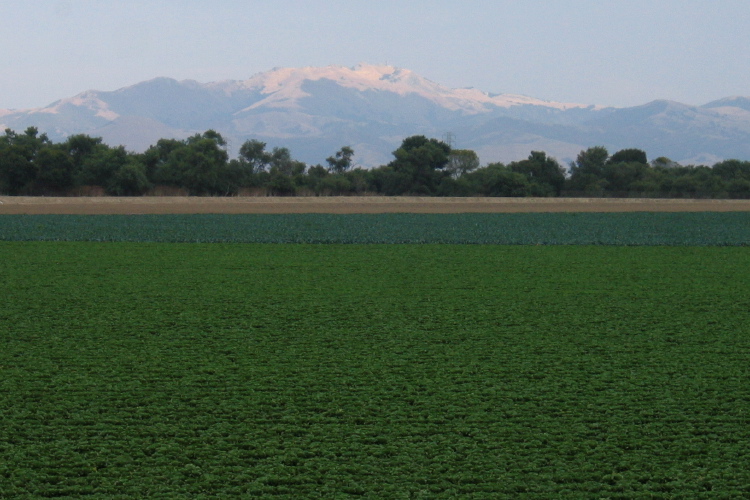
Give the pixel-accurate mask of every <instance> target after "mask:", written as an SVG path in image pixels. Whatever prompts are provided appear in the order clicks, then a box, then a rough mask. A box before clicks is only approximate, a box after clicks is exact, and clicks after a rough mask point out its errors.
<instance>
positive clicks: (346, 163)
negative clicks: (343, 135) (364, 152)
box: [326, 146, 354, 174]
mask: <svg viewBox="0 0 750 500" xmlns="http://www.w3.org/2000/svg"><path fill="white" fill-rule="evenodd" d="M353 156H354V150H353V149H352V148H350V147H349V146H344V147H343V148H341V149H340V150H338V151H337V152H336V154H335V155H334V156H329V157H328V158H326V162H327V163H328V169H329V170H330V171H331V172H333V173H336V174H343V173H344V172H346V171H347V170H349V169H350V168H351V166H352V157H353Z"/></svg>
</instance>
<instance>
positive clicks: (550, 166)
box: [509, 151, 565, 196]
mask: <svg viewBox="0 0 750 500" xmlns="http://www.w3.org/2000/svg"><path fill="white" fill-rule="evenodd" d="M509 168H510V170H511V172H516V173H519V174H522V175H523V176H524V177H526V179H527V180H528V181H529V185H530V188H531V193H532V196H559V195H560V191H562V188H563V185H564V184H565V171H564V170H563V168H562V167H561V166H560V164H559V163H558V162H557V160H555V159H554V158H550V157H548V156H547V154H546V153H544V152H543V151H532V152H531V154H530V155H529V157H528V158H527V159H526V160H522V161H519V162H513V163H511V164H510V165H509Z"/></svg>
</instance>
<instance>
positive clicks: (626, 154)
mask: <svg viewBox="0 0 750 500" xmlns="http://www.w3.org/2000/svg"><path fill="white" fill-rule="evenodd" d="M615 163H641V164H644V165H648V158H647V157H646V152H645V151H643V150H641V149H633V148H631V149H621V150H620V151H618V152H616V153H615V154H613V155H612V156H611V157H610V158H609V159H608V160H607V164H610V165H611V164H615Z"/></svg>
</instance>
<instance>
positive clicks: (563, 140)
mask: <svg viewBox="0 0 750 500" xmlns="http://www.w3.org/2000/svg"><path fill="white" fill-rule="evenodd" d="M28 126H35V127H37V128H38V129H39V130H40V132H45V133H47V135H48V136H49V137H50V138H51V139H53V140H56V141H57V140H63V139H64V138H65V137H67V136H69V135H71V134H77V133H85V134H88V135H91V136H97V137H102V138H103V140H104V142H106V143H107V144H109V145H112V146H114V145H124V146H125V147H126V148H128V149H129V150H132V151H143V150H145V149H146V148H148V146H149V145H151V144H154V143H155V142H156V141H157V140H158V139H160V138H185V137H187V136H189V135H192V134H194V133H201V132H204V131H206V130H207V129H214V130H217V131H218V132H220V133H221V134H222V135H223V136H224V137H225V138H227V139H228V141H229V150H230V151H229V152H230V156H235V155H236V152H237V150H238V149H239V146H240V145H241V144H242V142H244V141H245V140H247V139H258V140H262V141H264V142H266V143H267V144H268V147H269V148H271V147H275V146H284V147H288V148H289V149H290V150H291V152H292V155H293V156H294V157H295V158H296V159H299V160H302V161H304V162H306V163H309V164H315V163H324V159H325V158H326V157H328V156H331V155H332V154H333V153H334V152H335V151H337V150H338V149H340V148H341V147H342V146H346V145H349V146H351V147H352V148H353V149H354V151H355V153H356V156H355V160H356V163H357V164H358V165H361V166H365V167H372V166H377V165H380V164H384V163H387V162H388V161H390V159H392V155H391V153H392V151H393V150H394V149H396V148H397V147H398V145H399V144H400V143H401V140H402V139H403V138H405V137H408V136H410V135H417V134H421V135H426V136H428V137H435V138H439V139H447V140H449V141H450V142H451V143H452V145H453V146H454V147H456V148H460V149H473V150H474V151H476V152H477V153H478V154H479V157H480V158H481V160H482V163H489V162H494V161H502V162H509V161H513V160H519V159H523V158H525V157H527V156H528V155H529V152H530V151H532V150H534V151H545V152H546V153H547V154H548V155H550V156H553V157H556V158H557V159H558V160H559V161H561V162H563V163H567V162H568V161H570V160H571V159H574V158H575V157H576V155H577V154H578V152H580V151H581V150H582V149H586V148H588V147H591V146H597V145H601V146H605V147H607V148H608V149H609V150H610V152H611V153H612V152H614V151H616V150H618V149H623V148H639V149H643V150H645V151H646V152H647V153H648V155H649V158H656V157H659V156H666V157H668V158H670V159H672V160H674V161H677V162H679V163H682V164H708V165H711V164H713V163H715V162H717V161H720V160H722V159H727V158H734V159H741V160H750V98H747V97H739V96H737V97H727V98H725V99H720V100H718V101H714V102H710V103H708V104H704V105H702V106H689V105H686V104H681V103H678V102H674V101H668V100H657V101H653V102H650V103H647V104H644V105H642V106H635V107H628V108H614V107H605V106H596V105H585V104H573V103H562V102H551V101H544V100H540V99H534V98H532V97H527V96H522V95H515V94H490V93H487V92H482V91H480V90H477V89H471V88H464V89H452V88H448V87H445V86H442V85H440V84H438V83H434V82H432V81H430V80H427V79H426V78H423V77H421V76H419V75H417V74H416V73H414V72H412V71H409V70H407V69H401V68H395V67H392V66H375V65H364V64H363V65H359V66H356V67H354V68H347V67H342V66H327V67H307V68H275V69H273V70H271V71H267V72H264V73H259V74H256V75H254V76H252V77H251V78H249V79H247V80H227V81H220V82H212V83H199V82H196V81H193V80H183V81H177V80H174V79H170V78H156V79H153V80H149V81H145V82H141V83H138V84H135V85H132V86H129V87H125V88H121V89H119V90H114V91H98V90H89V91H86V92H83V93H81V94H78V95H76V96H74V97H70V98H66V99H61V100H59V101H56V102H54V103H52V104H50V105H48V106H46V107H43V108H36V109H24V110H0V127H2V128H3V129H4V128H11V129H14V130H16V131H22V130H24V129H25V128H26V127H28Z"/></svg>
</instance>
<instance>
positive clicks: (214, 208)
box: [0, 196, 750, 214]
mask: <svg viewBox="0 0 750 500" xmlns="http://www.w3.org/2000/svg"><path fill="white" fill-rule="evenodd" d="M738 211H742V212H746V211H750V200H671V199H669V200H667V199H638V198H632V199H631V198H627V199H626V198H616V199H601V198H428V197H388V196H372V197H320V198H314V197H290V198H272V197H231V198H220V197H183V196H175V197H139V198H118V197H82V198H51V197H24V196H0V214H210V213H224V214H290V213H333V214H351V213H398V212H407V213H468V212H475V213H518V212H738Z"/></svg>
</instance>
